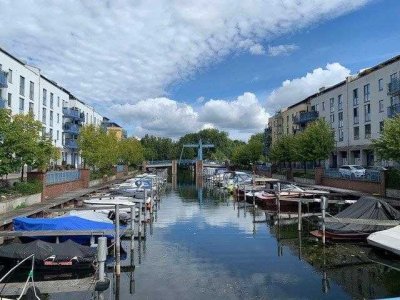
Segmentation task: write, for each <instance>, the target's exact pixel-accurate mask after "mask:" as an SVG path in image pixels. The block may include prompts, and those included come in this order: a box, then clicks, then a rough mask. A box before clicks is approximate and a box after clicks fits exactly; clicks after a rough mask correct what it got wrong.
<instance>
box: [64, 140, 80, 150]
mask: <svg viewBox="0 0 400 300" xmlns="http://www.w3.org/2000/svg"><path fill="white" fill-rule="evenodd" d="M64 146H65V148H68V149H78V143H77V142H76V140H73V139H65V144H64Z"/></svg>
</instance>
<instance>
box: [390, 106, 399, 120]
mask: <svg viewBox="0 0 400 300" xmlns="http://www.w3.org/2000/svg"><path fill="white" fill-rule="evenodd" d="M399 113H400V103H398V104H393V105H392V106H389V107H388V117H389V118H393V117H395V116H396V115H397V114H399Z"/></svg>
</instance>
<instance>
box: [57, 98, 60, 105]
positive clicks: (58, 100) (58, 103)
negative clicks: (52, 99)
mask: <svg viewBox="0 0 400 300" xmlns="http://www.w3.org/2000/svg"><path fill="white" fill-rule="evenodd" d="M57 107H60V97H57Z"/></svg>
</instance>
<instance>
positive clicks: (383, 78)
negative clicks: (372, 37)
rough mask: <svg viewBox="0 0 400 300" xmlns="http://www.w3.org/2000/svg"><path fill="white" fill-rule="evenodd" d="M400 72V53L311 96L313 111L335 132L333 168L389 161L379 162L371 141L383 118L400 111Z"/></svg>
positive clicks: (381, 126)
mask: <svg viewBox="0 0 400 300" xmlns="http://www.w3.org/2000/svg"><path fill="white" fill-rule="evenodd" d="M399 73H400V56H396V57H394V58H392V59H390V60H387V61H385V62H383V63H381V64H379V65H377V66H374V67H372V68H368V69H365V70H363V71H361V72H360V73H358V74H357V75H355V76H350V77H348V78H346V80H345V81H343V82H340V83H338V84H337V85H335V86H332V87H330V88H328V89H325V90H323V91H321V92H320V93H318V94H316V95H315V96H314V97H312V98H311V100H310V105H311V110H312V111H316V112H318V116H319V117H320V118H324V119H325V120H326V121H327V122H329V123H330V124H331V126H332V129H333V130H334V132H335V140H336V152H335V153H332V155H331V158H330V162H329V164H330V165H331V166H332V167H337V166H341V165H343V164H360V165H364V166H369V165H374V164H382V163H383V164H387V163H388V162H381V161H379V159H378V157H377V155H376V154H375V153H374V151H373V149H372V147H371V144H372V140H373V139H377V138H378V137H379V136H380V134H381V132H382V131H383V121H384V120H385V119H386V118H388V117H392V116H393V115H394V114H396V113H398V112H400V104H399V103H400V102H399V94H400V93H399V91H400V89H399V84H398V78H399ZM396 88H397V89H396Z"/></svg>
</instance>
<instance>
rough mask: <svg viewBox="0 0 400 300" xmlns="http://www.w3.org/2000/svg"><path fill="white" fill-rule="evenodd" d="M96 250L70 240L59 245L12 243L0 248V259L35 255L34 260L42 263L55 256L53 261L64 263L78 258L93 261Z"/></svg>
mask: <svg viewBox="0 0 400 300" xmlns="http://www.w3.org/2000/svg"><path fill="white" fill-rule="evenodd" d="M96 251H97V250H96V248H92V247H88V246H83V245H80V244H77V243H75V242H73V241H71V240H67V241H65V242H63V243H60V244H55V243H48V242H44V241H41V240H35V241H32V242H30V243H26V244H22V243H12V244H8V245H3V246H0V257H2V258H9V259H24V258H26V257H28V256H29V255H31V254H35V259H37V260H39V261H43V260H45V259H47V258H49V257H50V256H53V255H54V256H55V258H54V261H66V260H68V261H69V260H71V259H72V258H74V257H76V258H78V261H81V262H82V261H86V262H89V261H94V259H95V257H96Z"/></svg>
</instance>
